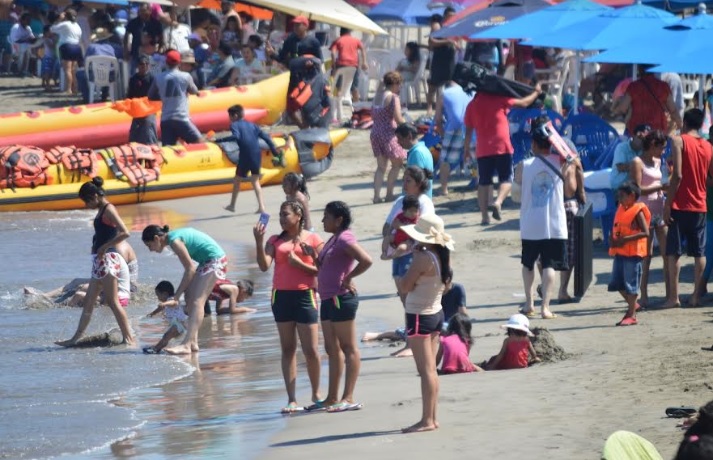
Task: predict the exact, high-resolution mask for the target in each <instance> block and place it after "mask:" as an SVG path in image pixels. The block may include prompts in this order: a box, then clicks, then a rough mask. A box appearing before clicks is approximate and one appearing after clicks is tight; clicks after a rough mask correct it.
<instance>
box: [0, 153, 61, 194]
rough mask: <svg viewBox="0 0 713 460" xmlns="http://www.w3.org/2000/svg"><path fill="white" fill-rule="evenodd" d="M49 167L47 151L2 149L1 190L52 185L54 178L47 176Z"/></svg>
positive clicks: (0, 164)
mask: <svg viewBox="0 0 713 460" xmlns="http://www.w3.org/2000/svg"><path fill="white" fill-rule="evenodd" d="M48 167H49V160H48V159H47V156H46V155H45V151H44V150H42V149H40V148H38V147H30V146H23V145H11V146H7V147H0V189H6V188H10V189H13V190H14V189H15V188H16V187H23V188H24V187H30V188H35V187H36V186H38V185H46V184H50V183H52V177H51V176H48V175H47V168H48Z"/></svg>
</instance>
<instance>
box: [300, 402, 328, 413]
mask: <svg viewBox="0 0 713 460" xmlns="http://www.w3.org/2000/svg"><path fill="white" fill-rule="evenodd" d="M304 410H305V411H307V412H319V411H323V410H327V406H325V405H324V401H317V402H316V403H314V404H311V405H309V406H305V407H304Z"/></svg>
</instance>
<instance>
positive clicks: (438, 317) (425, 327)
mask: <svg viewBox="0 0 713 460" xmlns="http://www.w3.org/2000/svg"><path fill="white" fill-rule="evenodd" d="M401 229H402V230H403V231H404V232H406V234H407V235H408V236H409V237H411V238H412V239H413V240H414V241H415V243H416V244H415V245H414V253H413V262H412V263H411V267H409V269H408V271H407V272H406V274H405V275H404V276H403V277H402V278H401V279H400V280H399V281H398V284H399V291H400V292H405V293H406V300H405V301H404V307H405V309H406V334H407V336H408V344H409V346H410V347H411V349H412V350H413V359H414V361H415V362H416V369H417V370H418V373H419V375H420V376H421V393H422V394H421V397H422V399H423V412H422V416H421V420H420V421H419V422H417V423H416V424H414V425H411V426H410V427H408V428H404V429H403V430H402V431H403V432H404V433H415V432H421V431H431V430H435V429H436V428H438V422H437V421H436V406H437V404H438V386H439V383H438V374H437V372H436V353H437V352H438V345H439V341H438V337H439V335H440V334H441V329H443V310H442V308H441V295H442V294H443V290H444V289H445V286H446V284H447V283H448V282H449V281H450V280H451V277H452V272H451V267H450V259H451V251H452V250H453V244H454V241H453V240H452V239H451V236H450V235H449V234H447V233H446V232H445V229H444V225H443V220H442V219H441V218H440V217H438V216H436V215H435V214H424V215H422V216H421V217H420V218H419V220H418V222H417V223H416V224H414V225H406V226H403V227H401Z"/></svg>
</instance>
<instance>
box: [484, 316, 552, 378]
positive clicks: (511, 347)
mask: <svg viewBox="0 0 713 460" xmlns="http://www.w3.org/2000/svg"><path fill="white" fill-rule="evenodd" d="M500 327H502V328H503V329H507V334H508V336H507V338H506V339H505V340H504V341H503V346H502V348H501V349H500V353H498V354H497V356H493V357H492V358H490V359H489V360H488V362H487V364H486V365H485V366H484V367H485V369H487V370H489V371H498V370H505V369H522V368H525V367H527V366H529V365H530V364H531V363H533V362H537V363H539V362H540V358H538V357H537V353H535V348H534V347H533V346H532V343H531V342H530V337H533V334H532V332H530V320H528V319H527V316H525V315H523V314H517V315H512V316H511V317H510V319H508V323H507V324H504V325H502V326H500Z"/></svg>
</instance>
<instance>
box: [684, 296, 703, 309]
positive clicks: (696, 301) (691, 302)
mask: <svg viewBox="0 0 713 460" xmlns="http://www.w3.org/2000/svg"><path fill="white" fill-rule="evenodd" d="M686 306H687V307H691V308H696V307H700V306H701V299H700V298H699V297H696V296H693V295H692V296H691V297H689V298H688V301H687V302H686Z"/></svg>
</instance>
